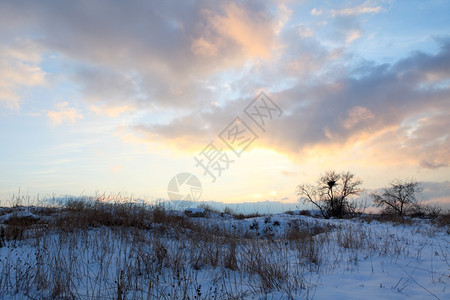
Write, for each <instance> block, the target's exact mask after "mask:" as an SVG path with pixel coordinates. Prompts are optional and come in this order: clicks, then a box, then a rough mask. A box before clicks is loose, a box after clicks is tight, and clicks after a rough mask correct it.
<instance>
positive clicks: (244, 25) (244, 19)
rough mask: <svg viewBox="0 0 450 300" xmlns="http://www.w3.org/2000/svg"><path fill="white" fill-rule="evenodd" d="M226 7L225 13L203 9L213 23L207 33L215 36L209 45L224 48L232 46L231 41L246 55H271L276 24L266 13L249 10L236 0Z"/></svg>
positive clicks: (260, 56)
mask: <svg viewBox="0 0 450 300" xmlns="http://www.w3.org/2000/svg"><path fill="white" fill-rule="evenodd" d="M223 10H224V14H223V15H221V14H217V13H214V12H212V11H210V10H204V11H203V13H204V14H205V16H206V18H207V20H208V23H209V24H208V25H207V26H206V30H207V32H206V33H207V35H208V36H210V37H212V38H210V41H209V44H210V45H215V46H216V47H221V48H223V47H225V46H226V47H230V42H231V43H234V44H235V45H237V46H239V48H240V49H241V50H242V52H243V53H244V54H245V55H246V56H249V57H256V58H262V59H267V58H269V57H270V54H271V44H272V40H273V36H274V27H273V25H272V23H271V20H270V19H269V17H268V16H267V15H266V14H265V12H264V11H256V12H253V11H251V10H246V9H245V7H242V6H240V5H238V4H236V3H234V2H229V3H228V4H226V5H224V7H223ZM214 33H216V34H214Z"/></svg>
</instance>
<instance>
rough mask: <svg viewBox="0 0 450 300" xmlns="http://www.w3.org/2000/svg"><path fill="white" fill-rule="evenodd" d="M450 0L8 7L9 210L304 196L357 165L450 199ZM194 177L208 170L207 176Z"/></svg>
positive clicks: (1, 12)
mask: <svg viewBox="0 0 450 300" xmlns="http://www.w3.org/2000/svg"><path fill="white" fill-rule="evenodd" d="M449 11H450V1H443V0H434V1H415V0H408V1H406V0H404V1H400V0H380V1H378V0H373V1H371V0H368V1H329V0H328V1H307V0H304V1H281V0H266V1H264V0H262V1H256V0H254V1H206V0H201V1H194V0H187V1H157V0H154V1H138V0H129V1H119V0H116V1H103V0H99V1H88V0H84V1H81V0H79V1H78V0H76V1H64V0H63V1H61V0H43V1H31V0H30V1H27V0H23V1H13V0H11V1H5V0H0V140H1V147H0V158H1V160H0V199H1V201H4V202H5V201H8V200H9V199H11V197H12V195H14V194H17V193H18V191H19V190H20V192H21V193H22V194H27V195H30V196H34V195H40V196H41V197H46V196H49V195H50V196H51V195H57V196H58V195H97V194H104V193H105V194H108V195H128V196H132V197H136V198H143V199H147V200H149V201H154V200H156V199H168V198H169V195H168V188H169V189H170V187H168V185H169V182H171V179H172V178H174V177H176V175H177V174H181V173H188V174H192V175H193V176H195V177H196V178H197V179H198V181H199V182H200V183H201V187H202V189H201V198H200V200H203V201H209V200H210V201H222V202H230V203H239V202H252V201H265V200H270V201H281V202H295V201H297V199H298V197H297V195H296V187H297V185H299V184H302V183H314V182H315V181H316V180H317V178H318V177H319V176H320V175H321V174H322V173H324V172H325V171H327V170H336V171H351V172H352V173H354V174H356V176H357V177H359V178H361V179H362V180H363V182H364V184H363V187H364V188H365V189H367V190H368V191H370V190H374V189H379V188H382V187H386V186H388V185H389V183H390V182H391V181H392V180H393V179H405V178H413V179H415V180H418V181H421V182H423V187H424V193H423V196H422V197H423V200H424V201H430V203H447V204H449V203H450V182H449V180H450V138H449V133H448V132H449V130H448V128H450V34H449V33H450V15H449V14H448V12H449ZM193 178H194V177H193Z"/></svg>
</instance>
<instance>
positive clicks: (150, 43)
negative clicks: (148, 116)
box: [0, 0, 289, 109]
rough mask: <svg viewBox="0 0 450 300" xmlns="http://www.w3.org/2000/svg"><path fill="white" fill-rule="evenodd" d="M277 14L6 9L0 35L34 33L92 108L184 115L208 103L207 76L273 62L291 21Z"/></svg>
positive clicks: (45, 6)
mask: <svg viewBox="0 0 450 300" xmlns="http://www.w3.org/2000/svg"><path fill="white" fill-rule="evenodd" d="M278 10H279V13H278V15H272V14H270V13H269V12H270V8H269V7H268V6H267V7H266V4H265V3H264V2H243V3H234V2H226V3H225V4H224V3H223V2H219V1H194V2H193V1H182V2H164V3H161V2H160V1H145V2H144V3H142V1H138V0H131V1H127V2H126V3H125V2H123V1H117V0H116V1H112V2H111V1H104V0H99V1H96V2H95V3H94V4H92V5H85V3H84V2H82V1H81V2H80V1H71V2H68V3H66V4H65V5H60V2H59V1H57V0H53V1H52V0H49V1H45V2H43V3H39V4H38V3H36V2H34V1H23V2H16V3H14V4H8V3H4V2H2V3H0V11H1V12H2V16H3V15H5V16H6V17H5V19H2V20H6V21H7V22H8V24H7V27H8V30H7V31H5V32H3V31H0V34H2V33H3V35H8V36H10V35H18V36H20V35H21V34H23V32H27V31H28V32H29V31H30V30H32V31H33V32H34V33H35V35H34V36H39V38H38V39H36V41H37V42H39V44H40V45H41V47H42V49H43V50H44V51H46V52H48V53H57V54H58V55H59V58H61V59H62V60H64V63H65V64H66V66H69V67H68V68H66V70H67V71H73V73H74V74H73V76H72V77H71V78H70V79H71V80H73V82H74V83H75V84H76V85H78V86H79V87H80V92H81V98H83V99H85V100H86V101H88V102H94V103H93V104H94V105H97V104H98V103H99V102H101V103H103V104H105V103H107V102H113V105H114V106H122V105H131V106H137V107H140V108H150V109H153V108H154V107H161V108H165V109H167V108H170V109H180V108H181V109H182V108H186V107H190V106H192V105H197V104H198V102H201V101H202V100H199V99H201V98H204V97H208V96H210V91H209V90H208V89H207V88H206V87H205V86H204V85H203V84H202V82H203V81H204V80H205V79H208V78H209V76H212V75H214V74H216V73H217V72H222V71H226V70H230V69H234V68H239V67H242V66H244V65H245V64H246V63H247V61H248V60H252V59H256V60H260V59H263V60H265V59H269V58H270V57H271V55H272V51H273V47H274V43H275V35H276V32H277V30H281V28H282V27H283V26H284V25H283V24H284V23H285V22H286V21H287V20H288V18H289V9H288V8H287V7H286V6H283V5H280V6H279V9H278ZM11 16H13V17H11ZM277 18H278V19H277ZM277 26H278V27H277ZM4 90H5V91H8V90H6V89H4ZM114 92H117V93H114ZM5 94H6V92H5ZM9 97H10V98H11V96H9ZM91 104H92V103H88V105H91Z"/></svg>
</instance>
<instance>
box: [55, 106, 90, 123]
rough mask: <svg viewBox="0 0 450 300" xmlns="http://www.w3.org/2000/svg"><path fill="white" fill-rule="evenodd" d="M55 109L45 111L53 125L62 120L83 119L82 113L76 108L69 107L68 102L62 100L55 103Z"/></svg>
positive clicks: (71, 121) (73, 120) (72, 121)
mask: <svg viewBox="0 0 450 300" xmlns="http://www.w3.org/2000/svg"><path fill="white" fill-rule="evenodd" d="M56 108H57V110H51V111H49V112H48V113H47V116H48V117H49V119H50V121H51V122H52V124H53V125H60V124H62V123H63V122H70V123H75V122H76V121H77V120H79V119H83V115H82V114H81V113H79V112H78V110H77V109H75V108H73V107H69V103H67V102H62V103H59V104H57V105H56Z"/></svg>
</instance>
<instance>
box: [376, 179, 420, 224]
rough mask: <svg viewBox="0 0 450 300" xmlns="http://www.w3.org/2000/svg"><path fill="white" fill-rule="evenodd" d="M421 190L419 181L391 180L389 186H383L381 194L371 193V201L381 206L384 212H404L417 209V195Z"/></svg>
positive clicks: (400, 213)
mask: <svg viewBox="0 0 450 300" xmlns="http://www.w3.org/2000/svg"><path fill="white" fill-rule="evenodd" d="M421 192H422V188H421V187H420V185H419V183H418V182H417V181H415V180H413V179H409V180H404V181H402V180H399V179H395V180H393V181H392V182H391V184H390V187H387V188H384V189H383V191H382V194H379V193H372V195H371V196H372V198H373V202H374V203H375V205H376V206H378V207H382V208H383V212H384V213H389V214H398V215H400V216H404V215H405V214H407V213H409V212H412V211H414V210H417V209H418V201H417V195H418V194H419V193H421Z"/></svg>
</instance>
